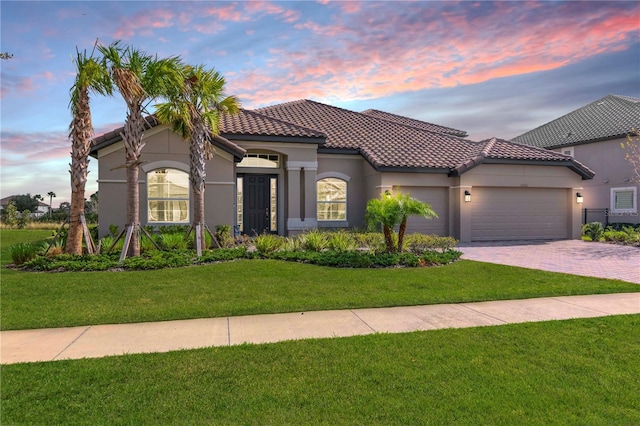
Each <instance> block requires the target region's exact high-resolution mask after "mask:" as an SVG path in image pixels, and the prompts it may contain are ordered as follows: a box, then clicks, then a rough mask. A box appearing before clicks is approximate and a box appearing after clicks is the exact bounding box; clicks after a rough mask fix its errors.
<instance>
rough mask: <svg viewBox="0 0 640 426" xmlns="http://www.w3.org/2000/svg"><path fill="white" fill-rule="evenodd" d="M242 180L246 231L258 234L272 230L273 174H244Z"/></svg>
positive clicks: (244, 228) (250, 233)
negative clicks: (271, 197)
mask: <svg viewBox="0 0 640 426" xmlns="http://www.w3.org/2000/svg"><path fill="white" fill-rule="evenodd" d="M242 181H243V188H242V192H243V194H244V209H243V210H244V212H243V221H244V223H243V224H242V229H243V230H244V233H245V234H249V235H256V234H264V233H268V232H271V231H270V230H271V226H270V217H271V209H270V206H271V202H270V194H271V191H270V184H271V176H269V175H244V178H243V180H242Z"/></svg>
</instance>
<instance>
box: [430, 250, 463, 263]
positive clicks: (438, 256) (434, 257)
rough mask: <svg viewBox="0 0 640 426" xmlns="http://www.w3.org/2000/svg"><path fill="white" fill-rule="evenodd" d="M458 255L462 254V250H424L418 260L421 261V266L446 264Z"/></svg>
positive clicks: (454, 259)
mask: <svg viewBox="0 0 640 426" xmlns="http://www.w3.org/2000/svg"><path fill="white" fill-rule="evenodd" d="M460 256H462V252H460V251H458V250H445V251H426V252H424V253H423V254H422V256H421V258H420V260H421V261H422V262H421V265H422V266H427V265H446V264H447V263H451V262H454V261H456V260H458V259H459V258H460Z"/></svg>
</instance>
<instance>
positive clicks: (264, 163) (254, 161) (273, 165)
mask: <svg viewBox="0 0 640 426" xmlns="http://www.w3.org/2000/svg"><path fill="white" fill-rule="evenodd" d="M236 167H261V168H266V169H279V168H280V156H279V155H278V154H245V155H244V158H243V159H242V161H241V162H239V163H238V165H237V166H236Z"/></svg>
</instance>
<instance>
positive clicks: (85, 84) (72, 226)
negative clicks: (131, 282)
mask: <svg viewBox="0 0 640 426" xmlns="http://www.w3.org/2000/svg"><path fill="white" fill-rule="evenodd" d="M73 62H74V64H75V66H76V79H75V82H74V84H73V86H72V87H71V100H70V102H69V107H70V108H71V113H72V115H73V119H72V120H71V124H70V125H69V137H70V138H71V165H70V166H71V169H70V173H71V209H70V212H69V233H68V236H67V243H66V245H65V251H66V252H67V253H71V254H82V235H83V226H82V223H81V217H83V216H84V193H85V185H86V183H87V174H88V170H87V169H88V167H89V148H90V144H91V136H92V135H93V124H92V122H91V108H90V106H89V92H90V91H91V92H94V93H98V94H101V95H110V94H111V93H112V91H113V90H112V87H113V86H112V84H111V80H110V78H109V73H108V71H107V68H106V66H105V65H104V63H103V62H101V61H99V60H97V59H96V58H94V57H93V52H92V54H91V55H90V56H87V52H86V51H83V52H80V51H77V50H76V59H74V61H73ZM48 195H49V200H50V201H49V208H51V201H52V199H53V197H55V196H56V194H55V193H53V192H49V194H48Z"/></svg>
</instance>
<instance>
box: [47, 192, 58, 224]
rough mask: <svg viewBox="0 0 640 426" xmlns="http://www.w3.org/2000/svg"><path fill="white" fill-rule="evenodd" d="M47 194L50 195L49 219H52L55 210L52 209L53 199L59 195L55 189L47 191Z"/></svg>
mask: <svg viewBox="0 0 640 426" xmlns="http://www.w3.org/2000/svg"><path fill="white" fill-rule="evenodd" d="M47 195H48V196H49V219H51V213H52V212H53V209H52V204H53V199H54V198H56V197H57V195H56V193H55V192H53V191H49V192H47Z"/></svg>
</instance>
